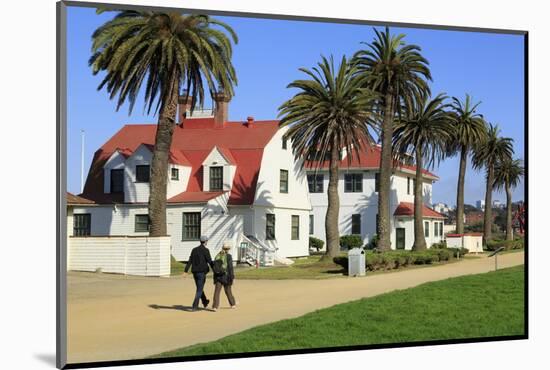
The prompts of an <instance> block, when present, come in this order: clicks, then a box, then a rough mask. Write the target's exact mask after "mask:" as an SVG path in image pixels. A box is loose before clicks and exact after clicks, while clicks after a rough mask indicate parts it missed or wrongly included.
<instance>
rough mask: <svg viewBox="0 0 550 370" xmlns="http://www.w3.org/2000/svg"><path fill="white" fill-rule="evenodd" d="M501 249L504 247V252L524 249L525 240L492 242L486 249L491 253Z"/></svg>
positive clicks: (488, 243) (489, 242)
mask: <svg viewBox="0 0 550 370" xmlns="http://www.w3.org/2000/svg"><path fill="white" fill-rule="evenodd" d="M500 247H504V250H511V249H522V248H523V247H524V241H523V239H515V240H490V241H488V242H487V244H486V245H485V248H486V249H487V250H489V251H494V250H497V249H498V248H500Z"/></svg>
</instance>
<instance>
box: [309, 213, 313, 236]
mask: <svg viewBox="0 0 550 370" xmlns="http://www.w3.org/2000/svg"><path fill="white" fill-rule="evenodd" d="M313 221H314V217H313V215H309V235H313V232H314V228H313V226H314V225H313Z"/></svg>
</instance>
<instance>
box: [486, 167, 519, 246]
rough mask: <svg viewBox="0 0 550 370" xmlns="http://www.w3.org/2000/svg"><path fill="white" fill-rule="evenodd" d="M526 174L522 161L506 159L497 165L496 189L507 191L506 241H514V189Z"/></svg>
mask: <svg viewBox="0 0 550 370" xmlns="http://www.w3.org/2000/svg"><path fill="white" fill-rule="evenodd" d="M524 174H525V169H524V168H523V166H522V163H521V160H519V159H512V158H505V159H504V160H501V161H499V162H497V163H496V164H495V181H494V187H495V189H501V190H502V189H504V190H505V191H506V240H513V239H514V236H513V235H512V188H515V187H516V186H518V184H519V182H520V181H521V178H522V177H523V175H524Z"/></svg>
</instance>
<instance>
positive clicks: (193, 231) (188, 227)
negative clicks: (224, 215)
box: [182, 212, 201, 241]
mask: <svg viewBox="0 0 550 370" xmlns="http://www.w3.org/2000/svg"><path fill="white" fill-rule="evenodd" d="M182 229H183V237H182V239H183V240H188V241H189V240H199V238H200V235H201V214H200V212H185V213H183V227H182Z"/></svg>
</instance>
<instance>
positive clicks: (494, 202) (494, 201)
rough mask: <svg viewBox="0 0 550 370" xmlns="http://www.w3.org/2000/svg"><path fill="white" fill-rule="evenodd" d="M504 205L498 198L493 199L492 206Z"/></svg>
mask: <svg viewBox="0 0 550 370" xmlns="http://www.w3.org/2000/svg"><path fill="white" fill-rule="evenodd" d="M505 206H506V205H505V204H504V203H503V202H501V201H500V200H498V199H497V200H493V208H504V207H505Z"/></svg>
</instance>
